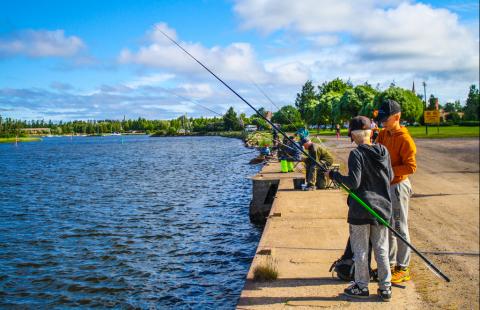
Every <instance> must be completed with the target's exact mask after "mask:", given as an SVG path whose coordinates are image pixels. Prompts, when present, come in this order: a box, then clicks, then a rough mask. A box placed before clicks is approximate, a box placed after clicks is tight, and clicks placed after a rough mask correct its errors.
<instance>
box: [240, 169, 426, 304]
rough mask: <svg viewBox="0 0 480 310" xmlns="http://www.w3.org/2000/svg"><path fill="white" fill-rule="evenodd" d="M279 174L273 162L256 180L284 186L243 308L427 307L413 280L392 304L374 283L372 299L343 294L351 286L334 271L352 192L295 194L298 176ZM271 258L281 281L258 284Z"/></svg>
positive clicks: (396, 292)
mask: <svg viewBox="0 0 480 310" xmlns="http://www.w3.org/2000/svg"><path fill="white" fill-rule="evenodd" d="M277 171H280V167H279V164H277V163H270V164H268V165H266V166H265V167H264V168H263V170H262V171H261V172H260V173H259V175H258V176H256V178H263V179H279V180H280V183H279V186H278V191H277V193H276V196H275V199H274V202H273V205H272V208H271V210H270V216H269V218H268V219H267V223H266V226H265V229H264V232H263V235H262V238H261V240H260V243H259V245H258V248H257V251H256V253H257V254H256V255H255V257H254V259H253V262H252V264H251V266H250V270H249V273H248V276H247V280H246V283H245V287H244V290H243V291H242V294H241V296H240V299H239V302H238V306H237V309H284V308H295V309H302V308H310V307H325V308H330V307H332V308H343V307H352V308H354V309H372V308H373V309H375V308H379V309H380V308H382V309H384V308H396V309H407V308H408V309H415V308H420V307H421V298H420V296H419V295H418V294H417V293H416V292H415V289H414V283H413V282H409V283H407V284H405V285H404V286H402V287H401V288H400V287H395V288H393V299H392V301H391V302H389V303H385V302H381V301H380V300H379V299H378V297H377V295H376V291H377V283H370V298H369V299H364V300H356V299H352V298H348V297H347V296H345V295H343V294H342V293H343V289H344V288H346V287H347V286H348V283H346V282H344V281H341V280H339V279H338V278H336V277H335V278H334V277H332V274H331V273H330V272H329V271H328V270H329V268H330V265H331V264H332V262H333V261H335V260H336V259H338V258H339V257H340V256H341V255H342V253H343V250H344V247H345V244H346V242H347V239H348V224H347V219H346V215H347V205H346V194H345V193H343V192H342V191H341V190H340V189H328V190H317V191H300V190H294V188H293V178H295V177H298V174H297V173H288V174H281V173H277ZM290 175H291V176H290ZM269 256H271V259H273V261H274V262H275V264H276V266H277V268H278V272H279V276H278V279H277V280H274V281H269V282H255V281H253V270H254V269H255V267H256V266H257V265H259V264H262V263H264V262H265V261H266V260H267V259H269V258H268V257H269Z"/></svg>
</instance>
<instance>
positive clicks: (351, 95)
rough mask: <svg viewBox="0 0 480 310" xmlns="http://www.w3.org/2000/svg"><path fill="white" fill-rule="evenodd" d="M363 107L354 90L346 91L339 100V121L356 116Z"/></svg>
mask: <svg viewBox="0 0 480 310" xmlns="http://www.w3.org/2000/svg"><path fill="white" fill-rule="evenodd" d="M362 107H363V104H362V101H361V100H360V98H359V97H358V95H357V93H356V92H355V90H354V89H351V88H349V89H347V90H345V92H344V93H343V96H342V98H341V99H340V105H339V111H338V112H339V118H340V120H348V119H350V118H352V117H354V116H357V115H358V112H360V109H361V108H362Z"/></svg>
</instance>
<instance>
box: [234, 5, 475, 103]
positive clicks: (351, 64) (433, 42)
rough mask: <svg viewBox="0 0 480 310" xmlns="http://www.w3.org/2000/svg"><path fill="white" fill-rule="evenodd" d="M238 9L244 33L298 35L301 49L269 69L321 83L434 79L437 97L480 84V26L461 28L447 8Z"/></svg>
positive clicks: (272, 62)
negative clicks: (299, 72)
mask: <svg viewBox="0 0 480 310" xmlns="http://www.w3.org/2000/svg"><path fill="white" fill-rule="evenodd" d="M235 12H236V13H237V14H238V15H239V17H240V19H241V21H242V27H243V28H244V29H256V30H258V31H259V32H261V33H264V34H270V33H273V32H279V33H280V35H282V36H283V37H288V38H292V37H293V38H297V42H296V45H298V46H300V47H299V50H300V49H301V51H296V52H292V53H289V54H287V55H284V54H282V56H280V57H275V58H272V59H269V60H266V67H267V70H268V69H269V68H270V67H274V66H276V65H279V64H284V65H286V64H290V65H291V64H295V65H296V66H297V67H298V68H305V69H308V71H309V72H310V78H311V79H314V80H316V81H317V82H322V81H324V80H329V79H331V78H335V77H337V76H339V77H341V78H344V79H348V78H350V79H351V80H352V81H353V82H360V83H361V82H362V79H363V81H365V80H368V81H370V82H374V81H375V82H379V83H380V84H382V85H385V84H386V85H388V84H389V83H390V82H391V81H393V80H396V81H402V83H404V84H406V85H405V86H406V87H409V86H408V85H411V83H412V80H413V79H416V80H419V79H421V80H430V81H435V82H433V83H434V84H433V85H432V86H437V87H435V88H436V90H437V92H436V94H440V93H442V92H443V93H444V95H445V96H450V97H451V96H453V97H457V98H463V90H464V89H467V88H468V84H470V83H478V79H479V73H478V70H479V45H478V43H479V41H478V29H476V28H477V27H478V21H477V23H475V24H474V26H472V24H462V23H461V22H460V21H459V18H458V16H457V15H456V14H454V13H452V12H451V11H449V10H447V9H441V8H432V7H431V6H429V5H425V4H422V3H414V2H408V1H406V2H405V1H390V2H388V3H386V2H384V1H376V0H360V1H347V0H335V1H333V0H305V1H296V2H293V1H288V0H275V1H274V0H240V1H237V2H236V5H235ZM335 40H337V42H335ZM302 42H307V43H310V46H305V44H304V43H303V44H302ZM292 45H293V44H292ZM308 71H305V72H308ZM441 83H453V84H454V85H457V86H458V87H459V88H457V89H456V92H455V91H454V90H453V89H454V88H453V87H448V88H446V89H445V90H443V89H442V88H441V87H440V85H441ZM450 85H451V84H450ZM402 86H403V85H402ZM447 89H448V90H447Z"/></svg>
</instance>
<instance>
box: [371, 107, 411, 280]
mask: <svg viewBox="0 0 480 310" xmlns="http://www.w3.org/2000/svg"><path fill="white" fill-rule="evenodd" d="M400 116H401V107H400V105H399V104H398V103H397V102H396V101H394V100H389V99H388V100H385V101H384V102H383V103H382V104H381V106H380V108H379V109H378V115H377V120H378V122H379V123H381V124H382V126H383V128H384V129H383V130H382V131H380V133H379V134H378V138H377V143H380V144H383V145H384V146H385V147H386V148H387V150H388V152H389V153H390V156H391V159H392V167H393V172H394V174H395V178H394V179H393V181H392V183H391V185H390V195H391V196H392V208H393V224H394V225H392V226H393V228H394V229H395V230H396V231H397V232H398V233H400V234H401V235H402V236H403V237H404V238H405V239H406V240H407V241H408V242H410V235H409V232H408V205H409V202H410V197H411V196H412V193H413V191H412V185H411V184H410V181H409V179H408V176H409V175H410V174H413V173H414V172H415V170H416V169H417V163H416V160H415V154H416V152H417V149H416V146H415V142H413V139H412V137H411V136H410V133H409V132H408V130H407V128H406V127H403V126H400ZM389 239H390V240H389V243H390V254H389V255H390V265H391V266H392V282H393V283H401V282H405V281H409V280H410V268H409V265H410V248H409V247H408V246H407V245H406V244H405V243H403V242H397V238H396V237H395V236H394V235H393V233H391V232H390V237H389Z"/></svg>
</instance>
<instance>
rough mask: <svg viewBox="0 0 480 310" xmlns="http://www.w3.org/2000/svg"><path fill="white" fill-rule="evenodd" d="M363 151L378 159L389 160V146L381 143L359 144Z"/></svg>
mask: <svg viewBox="0 0 480 310" xmlns="http://www.w3.org/2000/svg"><path fill="white" fill-rule="evenodd" d="M358 148H359V149H361V150H362V151H363V152H365V153H367V154H368V156H371V157H372V158H375V160H378V161H381V162H383V161H387V160H388V151H387V148H386V147H384V146H382V145H380V144H371V145H368V144H361V145H359V146H358Z"/></svg>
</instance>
